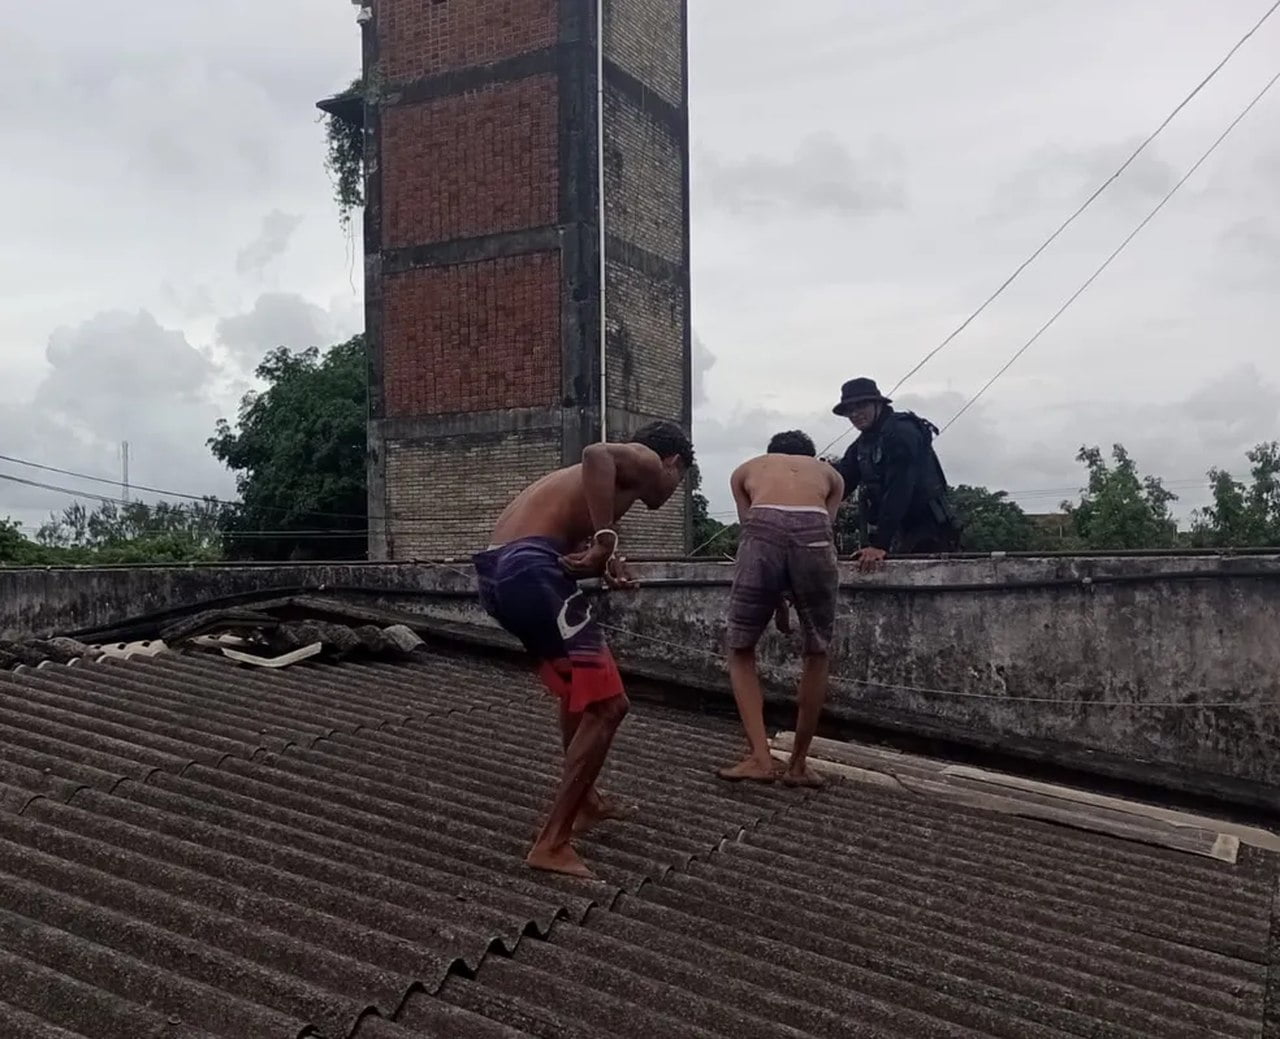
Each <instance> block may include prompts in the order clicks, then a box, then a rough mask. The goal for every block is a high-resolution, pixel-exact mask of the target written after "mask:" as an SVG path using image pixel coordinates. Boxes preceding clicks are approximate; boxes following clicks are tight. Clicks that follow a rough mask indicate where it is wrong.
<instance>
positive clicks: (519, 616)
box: [474, 422, 693, 877]
mask: <svg viewBox="0 0 1280 1039" xmlns="http://www.w3.org/2000/svg"><path fill="white" fill-rule="evenodd" d="M692 465H693V447H692V445H691V444H690V443H689V438H688V437H687V436H686V435H685V433H684V431H683V430H681V429H680V427H679V426H676V425H674V424H673V423H670V422H654V423H651V424H650V425H647V426H645V427H644V428H643V429H641V430H639V432H637V433H636V434H635V436H634V437H632V439H631V441H630V442H629V443H625V444H592V445H590V446H589V447H587V449H586V450H585V451H583V452H582V462H581V463H580V464H578V465H572V466H569V467H568V468H565V469H559V470H557V471H556V472H553V473H550V474H548V475H547V476H544V477H542V479H540V480H538V481H537V482H536V483H534V484H533V485H531V486H530V487H527V488H526V489H525V490H524V491H522V492H521V493H520V494H519V495H518V496H517V497H516V499H515V500H514V501H513V502H511V504H510V505H508V506H507V508H506V510H505V511H504V512H503V513H502V515H501V516H500V517H499V518H498V523H497V526H496V527H495V528H494V531H493V537H492V538H491V544H490V547H489V548H488V549H487V550H485V551H484V552H481V553H479V554H478V555H476V556H475V560H474V561H475V567H476V577H477V579H478V581H479V585H480V601H481V604H482V605H483V606H484V608H485V610H486V611H487V612H488V613H489V614H490V616H492V617H493V618H494V619H495V620H496V621H497V622H498V623H499V624H501V625H502V627H503V628H505V629H506V630H507V631H508V632H510V633H511V634H512V635H514V636H515V637H516V638H518V639H519V640H520V641H521V643H522V644H523V645H524V647H525V649H526V650H527V651H528V652H529V654H530V655H531V656H532V657H533V658H534V660H535V662H536V663H537V665H538V671H539V674H540V676H541V678H542V681H543V683H544V684H545V685H546V686H547V688H548V689H549V690H550V691H551V692H552V693H553V694H554V695H555V696H556V697H557V698H558V699H559V701H560V729H561V735H562V737H563V743H564V768H563V772H562V774H561V778H560V785H559V787H558V789H557V790H556V793H555V798H554V800H553V801H552V803H551V811H550V813H549V815H548V817H547V820H546V823H545V824H544V825H543V827H542V830H541V831H540V832H539V834H538V836H537V838H536V839H535V841H534V844H533V847H532V848H531V849H530V851H529V854H528V856H527V857H526V859H525V861H526V862H527V863H528V864H529V865H530V866H532V867H533V868H535V869H542V870H549V871H551V872H555V873H567V874H569V875H571V876H575V877H590V876H591V875H592V874H591V871H590V870H589V869H588V868H587V866H586V864H585V863H584V862H583V861H582V859H581V858H579V857H578V853H577V852H576V851H574V849H573V845H572V844H571V843H570V841H571V839H572V837H573V835H574V833H575V832H578V833H580V832H583V831H584V830H586V829H587V828H589V827H590V826H592V825H594V824H595V823H597V822H600V821H601V820H602V819H607V818H615V817H617V816H618V815H619V814H620V813H619V810H618V809H617V808H615V807H614V806H613V805H611V804H610V803H609V802H607V801H606V800H605V799H604V798H603V797H601V796H600V794H599V793H598V792H597V791H596V789H595V782H596V777H597V776H599V774H600V770H601V768H602V767H603V766H604V761H605V756H606V755H607V754H608V752H609V747H610V745H611V744H612V742H613V737H614V734H615V733H616V732H617V730H618V726H619V725H621V724H622V720H623V718H625V717H626V714H627V707H628V701H627V696H626V693H625V692H624V690H623V687H622V678H621V676H620V675H619V674H618V667H617V664H616V663H615V662H614V659H613V654H612V653H611V652H610V650H609V646H608V644H607V643H606V642H605V639H604V635H603V633H602V632H601V630H600V626H599V625H598V624H597V622H596V620H595V617H594V616H593V615H592V612H591V606H590V604H589V603H588V602H587V600H586V597H585V596H584V594H583V592H582V591H581V590H580V589H579V588H578V584H577V582H578V581H579V580H580V579H583V578H591V577H599V578H603V579H604V581H605V583H606V584H607V585H609V586H610V587H614V588H625V587H627V586H628V585H629V584H630V583H631V582H630V579H629V577H628V576H627V571H626V567H625V565H624V564H625V560H624V559H623V557H622V556H620V555H618V551H617V550H618V535H617V534H616V533H615V532H614V531H613V529H612V528H613V526H614V524H615V523H617V521H618V520H619V519H621V518H622V517H623V516H624V515H625V514H626V513H627V511H628V510H629V509H630V508H631V507H632V506H633V505H634V504H635V503H636V502H643V503H644V505H646V506H647V507H648V508H650V509H658V508H661V507H662V506H663V505H665V504H666V503H667V501H668V500H669V499H670V498H671V496H672V494H674V493H675V490H676V488H677V487H679V485H680V481H681V480H683V479H684V475H685V473H687V472H688V471H689V468H690V467H691V466H692Z"/></svg>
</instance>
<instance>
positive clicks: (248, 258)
mask: <svg viewBox="0 0 1280 1039" xmlns="http://www.w3.org/2000/svg"><path fill="white" fill-rule="evenodd" d="M302 219H303V218H302V215H301V214H299V213H282V212H281V211H280V210H278V209H273V210H272V211H271V212H270V213H268V214H267V215H266V216H265V217H263V218H262V231H261V232H260V233H259V234H258V236H257V237H256V238H254V239H253V241H251V242H250V243H249V244H248V245H246V246H245V247H244V248H243V249H241V250H240V252H239V254H238V255H237V256H236V272H237V273H238V274H242V275H243V274H256V273H259V272H261V271H262V270H263V268H265V267H266V266H267V265H268V264H269V263H271V261H272V260H275V259H278V258H279V257H281V256H283V255H284V253H285V251H286V250H287V249H288V248H289V242H290V241H291V240H292V239H293V233H294V232H295V231H296V230H297V229H298V225H299V224H301V223H302Z"/></svg>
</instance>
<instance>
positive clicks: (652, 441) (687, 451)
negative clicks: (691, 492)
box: [631, 422, 693, 469]
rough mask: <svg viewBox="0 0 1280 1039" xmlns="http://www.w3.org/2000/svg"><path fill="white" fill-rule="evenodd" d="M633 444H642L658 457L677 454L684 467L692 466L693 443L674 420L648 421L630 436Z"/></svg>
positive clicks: (668, 456)
mask: <svg viewBox="0 0 1280 1039" xmlns="http://www.w3.org/2000/svg"><path fill="white" fill-rule="evenodd" d="M631 442H632V443H633V444H644V446H645V447H647V448H648V449H649V450H650V451H652V452H654V454H656V455H657V456H658V457H659V458H670V457H671V456H672V455H678V456H679V457H680V460H681V461H682V462H684V464H685V468H686V469H688V468H692V466H693V444H691V443H690V442H689V438H688V437H687V436H686V435H685V432H684V430H683V429H681V428H680V427H679V426H677V425H676V424H675V423H674V422H650V423H649V424H648V425H646V426H641V427H640V428H639V429H637V430H636V433H635V436H633V437H632V438H631Z"/></svg>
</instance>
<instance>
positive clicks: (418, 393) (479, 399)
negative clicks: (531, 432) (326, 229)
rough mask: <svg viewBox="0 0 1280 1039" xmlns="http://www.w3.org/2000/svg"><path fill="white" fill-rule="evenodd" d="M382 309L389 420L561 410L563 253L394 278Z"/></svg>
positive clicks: (385, 289)
mask: <svg viewBox="0 0 1280 1039" xmlns="http://www.w3.org/2000/svg"><path fill="white" fill-rule="evenodd" d="M383 307H384V311H383V326H382V337H383V367H384V373H383V389H384V395H385V397H384V400H385V407H386V414H387V415H388V416H389V417H396V416H402V415H403V416H424V415H440V414H449V413H452V412H458V411H491V410H494V409H498V408H523V407H545V406H549V405H554V404H555V403H556V401H557V399H558V397H559V395H560V338H561V336H560V332H561V326H560V257H559V254H557V253H535V254H532V255H528V256H516V257H511V258H507V259H500V260H490V261H485V262H482V263H468V264H461V265H459V266H456V267H434V268H427V269H425V270H414V271H409V272H407V273H405V274H396V275H391V276H389V277H387V278H386V279H385V281H384V283H383Z"/></svg>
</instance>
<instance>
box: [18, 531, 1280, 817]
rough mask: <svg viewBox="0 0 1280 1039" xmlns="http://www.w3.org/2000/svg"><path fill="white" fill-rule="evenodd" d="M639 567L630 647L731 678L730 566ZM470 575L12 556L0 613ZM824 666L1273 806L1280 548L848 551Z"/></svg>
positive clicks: (399, 596) (66, 628)
mask: <svg viewBox="0 0 1280 1039" xmlns="http://www.w3.org/2000/svg"><path fill="white" fill-rule="evenodd" d="M636 569H637V571H638V574H639V575H640V576H641V577H642V578H643V579H644V580H645V581H646V583H645V584H644V585H643V586H642V587H641V588H640V589H639V590H637V591H635V592H628V593H614V594H611V595H609V596H607V598H606V599H605V600H604V601H603V602H602V603H601V604H600V607H599V609H600V615H601V617H602V618H603V619H604V622H605V623H606V624H608V625H609V626H610V628H611V629H613V630H611V631H610V632H609V635H610V640H611V641H612V642H613V644H614V646H615V649H616V651H617V654H618V656H619V659H620V660H621V661H622V662H623V664H624V665H626V664H628V663H630V664H633V665H635V666H636V667H637V668H639V669H640V670H642V671H645V672H647V673H649V674H651V675H663V674H666V675H670V676H671V677H673V678H678V679H680V680H682V681H684V682H686V683H690V684H695V685H702V686H710V687H715V688H718V689H725V688H726V685H725V679H724V666H723V662H722V660H720V659H719V653H720V640H721V637H722V633H723V625H724V616H725V610H726V605H727V601H728V592H729V588H728V584H729V580H730V579H731V577H732V566H731V564H728V563H702V562H700V563H688V562H670V563H649V564H643V565H641V566H638V567H637V568H636ZM470 585H471V580H470V574H469V567H467V566H466V565H449V566H431V565H421V566H420V565H414V564H385V565H377V564H348V565H339V564H335V565H327V566H324V565H308V566H260V567H234V566H228V567H189V568H119V569H102V570H89V569H85V570H0V618H2V619H0V631H3V632H4V634H6V635H7V636H14V635H17V634H49V633H65V632H71V631H75V630H79V629H84V628H88V627H93V626H104V625H108V624H111V623H115V622H118V621H120V620H122V619H124V618H127V617H130V616H136V615H138V614H143V613H148V612H151V611H157V610H162V609H165V608H168V607H173V606H180V605H191V604H195V603H198V602H201V601H204V600H208V599H211V598H216V597H221V596H229V595H236V594H240V593H250V592H255V591H267V590H271V589H279V590H282V591H283V590H286V589H303V588H305V589H307V590H311V591H323V592H326V593H330V594H339V593H342V592H343V591H344V590H354V589H364V590H365V592H364V593H363V594H361V595H360V596H359V600H360V601H363V602H365V603H380V604H383V605H387V606H394V607H397V608H400V609H407V610H412V611H414V612H421V613H427V614H430V615H432V616H434V617H436V618H438V619H441V620H451V621H469V622H480V623H487V618H485V617H483V615H482V614H481V613H480V611H479V609H478V607H477V606H476V604H475V603H474V602H473V601H471V600H469V599H467V598H465V597H464V596H465V593H466V592H467V590H468V589H469V588H470ZM424 592H428V593H430V594H429V595H427V596H424V594H423V593H424ZM435 593H444V594H443V595H441V596H438V597H437V596H436V595H435ZM761 658H762V662H763V667H764V668H765V669H766V672H767V673H769V674H772V675H774V676H775V677H777V676H779V675H781V674H786V673H793V672H794V671H795V669H796V668H797V667H798V665H799V660H798V657H797V655H796V642H795V637H794V636H793V637H792V639H790V640H788V639H786V638H784V637H782V636H780V635H778V634H777V633H776V632H770V634H769V635H767V636H766V638H765V640H764V642H763V643H762V646H761ZM833 678H834V681H835V687H834V689H833V692H832V705H833V708H834V709H835V711H836V712H837V713H839V714H841V715H842V716H844V717H846V718H848V719H851V720H856V721H864V722H869V723H875V724H878V725H884V726H888V727H891V728H896V729H902V730H905V731H910V732H915V733H918V734H923V735H932V736H938V737H945V738H951V739H958V740H960V741H962V742H965V741H967V742H973V743H978V744H982V745H985V746H989V747H996V748H1000V749H1004V750H1008V751H1011V752H1013V753H1018V754H1027V755H1031V756H1041V757H1046V758H1049V759H1051V760H1055V761H1058V762H1059V763H1063V764H1072V765H1077V766H1080V767H1083V768H1089V769H1094V770H1096V771H1099V772H1112V773H1116V774H1123V775H1129V776H1133V777H1136V778H1143V777H1144V776H1146V777H1147V778H1153V779H1156V780H1157V781H1161V782H1165V783H1167V784H1169V785H1174V786H1177V785H1184V786H1186V787H1187V789H1193V790H1197V791H1199V792H1204V793H1218V794H1221V795H1223V796H1228V797H1233V798H1236V799H1241V800H1252V801H1254V802H1255V803H1260V802H1266V803H1273V804H1274V805H1275V806H1276V807H1280V785H1278V784H1280V754H1277V750H1278V749H1280V557H1275V556H1239V557H1217V556H1205V557H1191V556H1164V557H1140V558H1117V557H1108V558H1079V557H1076V558H1057V559H1050V558H1045V559H1014V558H1004V559H980V560H939V561H918V562H916V561H902V562H896V563H893V564H891V565H889V566H888V567H886V568H885V569H884V570H883V571H882V572H880V573H878V574H875V575H872V576H863V575H858V574H855V573H853V572H852V571H851V570H847V571H846V572H845V573H844V575H843V587H842V592H841V611H840V620H839V625H838V631H837V640H836V646H835V650H834V659H833ZM1224 704H1225V705H1230V706H1221V705H1224ZM1179 777H1182V778H1181V779H1179Z"/></svg>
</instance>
